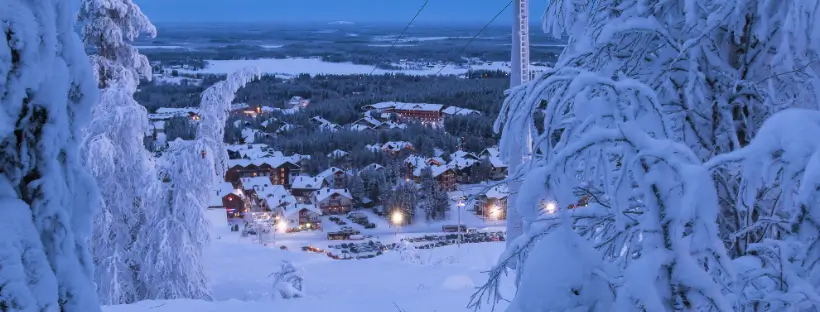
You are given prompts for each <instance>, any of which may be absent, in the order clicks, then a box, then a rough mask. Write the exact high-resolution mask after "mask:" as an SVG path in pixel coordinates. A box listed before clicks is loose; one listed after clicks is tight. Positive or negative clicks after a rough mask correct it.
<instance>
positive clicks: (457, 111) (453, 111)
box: [441, 106, 481, 116]
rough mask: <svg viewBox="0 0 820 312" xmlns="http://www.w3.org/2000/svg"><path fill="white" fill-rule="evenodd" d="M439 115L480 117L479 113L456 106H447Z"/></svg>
mask: <svg viewBox="0 0 820 312" xmlns="http://www.w3.org/2000/svg"><path fill="white" fill-rule="evenodd" d="M441 113H442V114H444V115H447V116H470V115H481V112H479V111H477V110H472V109H466V108H461V107H457V106H447V107H446V108H444V109H443V110H441Z"/></svg>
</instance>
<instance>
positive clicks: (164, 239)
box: [138, 69, 259, 300]
mask: <svg viewBox="0 0 820 312" xmlns="http://www.w3.org/2000/svg"><path fill="white" fill-rule="evenodd" d="M258 75H259V74H258V71H257V70H255V69H245V70H242V71H239V72H236V73H233V74H231V75H229V76H228V78H227V80H225V81H221V82H219V83H216V84H215V85H213V86H211V87H210V88H208V89H207V90H205V92H204V93H203V94H202V103H201V104H200V112H201V114H200V116H201V117H202V119H201V121H200V122H199V125H198V126H197V133H196V139H195V140H193V141H183V140H181V139H177V140H176V141H174V142H171V143H173V144H171V146H170V148H169V149H168V151H167V152H166V153H164V154H163V156H162V158H161V159H160V161H159V162H160V166H161V169H160V175H161V177H162V179H163V181H164V183H163V192H162V193H161V194H160V196H159V198H160V199H161V203H160V204H158V205H155V206H153V209H152V210H150V211H148V212H147V225H146V226H147V227H148V228H150V229H151V231H150V232H148V233H146V235H144V236H141V237H140V241H139V242H138V247H139V250H141V251H142V253H143V254H142V257H141V258H142V263H150V264H151V265H150V266H144V267H142V268H141V269H140V274H139V276H140V279H141V280H142V281H144V282H145V283H148V284H149V285H151V287H149V288H147V289H146V298H149V299H176V298H188V299H206V300H207V299H210V298H211V295H210V288H209V287H208V281H207V278H206V276H205V274H204V272H203V263H202V260H203V259H202V249H203V248H204V247H205V246H206V245H207V244H208V242H209V234H208V224H207V220H206V219H205V210H206V209H207V207H208V205H207V202H206V200H207V199H208V198H209V196H210V195H211V193H212V189H213V186H214V185H215V183H216V182H217V180H218V179H220V178H221V177H222V176H223V175H224V173H225V170H226V169H227V168H226V167H227V159H228V157H227V152H226V149H225V146H224V145H223V143H222V137H223V136H224V131H225V130H224V127H225V122H226V119H227V115H228V111H229V110H230V105H231V102H232V101H233V99H234V96H235V93H236V91H237V90H239V88H241V87H242V86H244V85H245V84H247V83H248V82H250V81H251V80H252V79H255V78H256V77H258Z"/></svg>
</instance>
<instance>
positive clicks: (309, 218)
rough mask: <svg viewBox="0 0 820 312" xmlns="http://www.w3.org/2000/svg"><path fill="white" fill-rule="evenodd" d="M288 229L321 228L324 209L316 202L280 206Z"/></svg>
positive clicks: (280, 212)
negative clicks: (317, 205)
mask: <svg viewBox="0 0 820 312" xmlns="http://www.w3.org/2000/svg"><path fill="white" fill-rule="evenodd" d="M279 214H280V215H281V217H280V218H281V219H282V220H284V222H285V224H286V226H287V230H288V231H294V230H303V229H321V228H322V223H321V222H322V221H321V216H322V211H321V210H320V209H319V208H318V207H316V205H314V204H292V205H287V206H283V207H280V208H279Z"/></svg>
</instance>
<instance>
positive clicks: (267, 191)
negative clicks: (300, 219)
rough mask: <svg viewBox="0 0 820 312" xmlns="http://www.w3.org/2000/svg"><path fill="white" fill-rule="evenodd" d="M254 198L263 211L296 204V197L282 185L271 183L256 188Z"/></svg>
mask: <svg viewBox="0 0 820 312" xmlns="http://www.w3.org/2000/svg"><path fill="white" fill-rule="evenodd" d="M254 193H255V195H256V200H257V202H258V205H259V207H261V208H262V210H264V211H276V209H277V208H279V207H282V206H287V205H292V204H296V203H297V200H296V197H294V196H293V195H291V194H290V192H288V190H287V189H285V187H284V186H282V185H271V186H269V187H264V188H260V189H258V190H256V191H255V192H254Z"/></svg>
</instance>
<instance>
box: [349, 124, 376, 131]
mask: <svg viewBox="0 0 820 312" xmlns="http://www.w3.org/2000/svg"><path fill="white" fill-rule="evenodd" d="M348 129H350V131H359V132H362V131H370V132H376V129H373V128H371V127H368V126H365V125H356V124H352V125H350V126H348Z"/></svg>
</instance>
